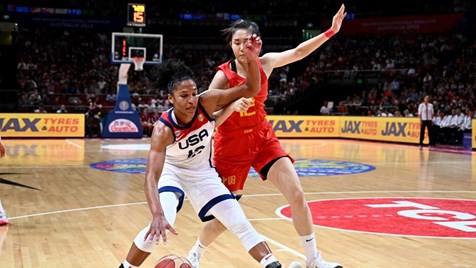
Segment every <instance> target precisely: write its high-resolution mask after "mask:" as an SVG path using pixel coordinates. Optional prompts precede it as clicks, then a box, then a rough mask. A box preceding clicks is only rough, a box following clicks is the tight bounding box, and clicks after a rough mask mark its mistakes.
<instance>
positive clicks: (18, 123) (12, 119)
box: [0, 113, 85, 138]
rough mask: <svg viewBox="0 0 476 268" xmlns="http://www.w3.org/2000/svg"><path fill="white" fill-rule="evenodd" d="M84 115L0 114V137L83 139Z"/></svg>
mask: <svg viewBox="0 0 476 268" xmlns="http://www.w3.org/2000/svg"><path fill="white" fill-rule="evenodd" d="M84 119H85V118H84V114H48V113H44V114H42V113H31V114H0V135H1V136H2V137H21V138H24V137H84Z"/></svg>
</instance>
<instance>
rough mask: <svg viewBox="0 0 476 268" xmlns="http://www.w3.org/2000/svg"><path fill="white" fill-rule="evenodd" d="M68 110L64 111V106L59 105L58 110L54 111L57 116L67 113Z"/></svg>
mask: <svg viewBox="0 0 476 268" xmlns="http://www.w3.org/2000/svg"><path fill="white" fill-rule="evenodd" d="M67 112H68V110H66V107H65V106H64V104H61V106H60V108H59V109H58V110H56V113H58V114H64V113H67Z"/></svg>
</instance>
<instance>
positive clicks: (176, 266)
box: [154, 254, 192, 268]
mask: <svg viewBox="0 0 476 268" xmlns="http://www.w3.org/2000/svg"><path fill="white" fill-rule="evenodd" d="M154 268H192V264H191V263H190V262H189V261H188V260H187V258H184V257H180V256H177V255H175V254H170V255H167V256H164V257H162V258H160V260H159V261H158V262H157V264H156V265H155V266H154Z"/></svg>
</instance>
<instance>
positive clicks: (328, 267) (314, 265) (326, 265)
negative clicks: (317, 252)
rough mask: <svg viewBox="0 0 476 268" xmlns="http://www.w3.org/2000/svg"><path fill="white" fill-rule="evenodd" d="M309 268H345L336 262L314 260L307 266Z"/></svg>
mask: <svg viewBox="0 0 476 268" xmlns="http://www.w3.org/2000/svg"><path fill="white" fill-rule="evenodd" d="M306 267H307V268H343V266H342V265H340V264H338V263H335V262H327V261H325V260H323V259H314V260H313V261H311V262H310V263H308V264H306Z"/></svg>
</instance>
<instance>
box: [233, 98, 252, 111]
mask: <svg viewBox="0 0 476 268" xmlns="http://www.w3.org/2000/svg"><path fill="white" fill-rule="evenodd" d="M250 105H251V98H240V99H237V100H236V101H234V102H232V103H231V104H230V108H231V109H232V110H233V111H234V112H246V111H247V110H248V108H249V107H250Z"/></svg>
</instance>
